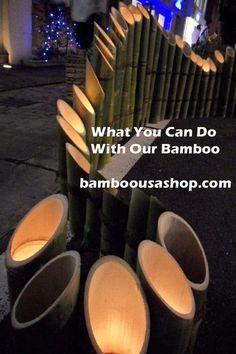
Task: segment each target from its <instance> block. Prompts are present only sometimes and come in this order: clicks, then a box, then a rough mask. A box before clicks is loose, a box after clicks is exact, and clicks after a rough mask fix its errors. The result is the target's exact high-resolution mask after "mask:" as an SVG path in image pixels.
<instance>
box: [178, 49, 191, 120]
mask: <svg viewBox="0 0 236 354" xmlns="http://www.w3.org/2000/svg"><path fill="white" fill-rule="evenodd" d="M191 53H192V49H191V47H190V46H189V45H188V43H184V48H183V57H182V62H181V69H180V78H179V83H178V89H177V95H176V102H175V109H174V116H173V118H174V119H179V118H181V117H180V111H181V106H182V103H183V96H184V90H185V86H186V82H187V78H188V74H189V67H190V62H191V61H190V57H191Z"/></svg>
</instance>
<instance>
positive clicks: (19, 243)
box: [6, 194, 68, 305]
mask: <svg viewBox="0 0 236 354" xmlns="http://www.w3.org/2000/svg"><path fill="white" fill-rule="evenodd" d="M67 216H68V202H67V198H66V197H65V196H64V195H62V194H55V195H51V196H50V197H47V198H45V199H43V200H41V201H40V202H39V203H38V204H36V205H35V206H34V207H33V208H32V209H31V210H30V211H29V212H28V213H27V214H26V215H25V216H24V218H23V219H22V220H21V221H20V223H19V224H18V226H17V227H16V229H15V231H14V233H13V235H12V237H11V239H10V241H9V244H8V247H7V251H6V268H7V278H8V288H9V296H10V302H11V305H13V303H14V301H15V299H16V297H17V296H18V294H19V293H20V291H21V290H22V288H23V287H24V286H25V284H26V283H27V281H28V280H29V279H30V278H31V277H32V276H33V274H34V273H35V272H36V271H37V270H38V269H39V268H40V267H41V266H42V265H43V264H45V263H46V262H48V261H49V260H50V259H51V258H53V257H55V256H57V255H58V254H59V253H61V252H63V251H65V249H66V225H67Z"/></svg>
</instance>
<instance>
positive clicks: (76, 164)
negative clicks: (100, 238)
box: [66, 143, 91, 250]
mask: <svg viewBox="0 0 236 354" xmlns="http://www.w3.org/2000/svg"><path fill="white" fill-rule="evenodd" d="M66 165H67V189H68V201H69V221H70V230H71V233H72V235H73V249H77V250H78V249H79V247H80V244H81V241H82V239H83V231H84V225H85V218H86V198H87V194H86V189H84V188H81V187H80V181H81V179H84V180H86V181H87V180H88V177H89V172H90V168H91V166H90V163H89V162H88V160H86V158H85V157H84V156H83V155H82V154H81V152H80V151H79V150H78V149H76V148H75V147H74V146H73V145H71V144H69V143H66Z"/></svg>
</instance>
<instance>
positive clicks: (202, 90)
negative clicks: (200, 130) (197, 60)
mask: <svg viewBox="0 0 236 354" xmlns="http://www.w3.org/2000/svg"><path fill="white" fill-rule="evenodd" d="M209 75H210V65H209V62H208V61H207V60H204V62H203V66H202V77H201V82H200V87H199V94H198V100H197V107H196V113H195V117H196V118H203V117H204V110H205V102H206V95H207V88H208V82H209Z"/></svg>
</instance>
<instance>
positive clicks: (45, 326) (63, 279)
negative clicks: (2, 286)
mask: <svg viewBox="0 0 236 354" xmlns="http://www.w3.org/2000/svg"><path fill="white" fill-rule="evenodd" d="M79 285H80V255H79V253H77V252H75V251H69V252H64V253H62V254H60V255H58V256H57V257H55V258H53V259H52V260H50V261H49V262H48V263H47V264H45V265H44V266H43V267H42V268H41V269H40V270H39V271H37V273H36V274H34V275H33V277H32V278H31V279H30V280H29V282H28V283H27V284H26V285H25V287H24V288H23V290H22V291H21V293H20V294H19V296H18V298H17V300H16V302H15V304H14V306H13V309H12V313H11V324H12V327H13V329H14V330H15V336H16V337H17V339H18V343H17V344H18V345H17V349H18V350H19V348H21V347H23V351H21V350H20V351H19V352H22V353H23V352H24V353H35V352H36V353H38V352H39V349H41V350H40V352H41V353H42V352H47V347H46V345H45V344H46V343H47V344H48V343H49V342H51V347H52V348H57V343H55V342H53V339H54V341H55V338H56V335H57V334H58V335H59V336H60V335H62V333H63V332H62V331H63V329H64V328H65V327H66V325H67V324H68V323H69V321H70V319H71V317H72V314H73V311H74V309H75V306H76V303H77V299H78V293H79ZM52 348H51V349H52ZM57 349H58V348H57ZM53 352H54V351H53Z"/></svg>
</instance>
